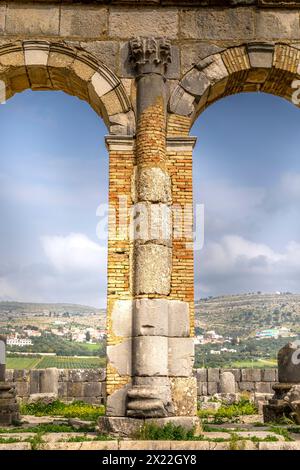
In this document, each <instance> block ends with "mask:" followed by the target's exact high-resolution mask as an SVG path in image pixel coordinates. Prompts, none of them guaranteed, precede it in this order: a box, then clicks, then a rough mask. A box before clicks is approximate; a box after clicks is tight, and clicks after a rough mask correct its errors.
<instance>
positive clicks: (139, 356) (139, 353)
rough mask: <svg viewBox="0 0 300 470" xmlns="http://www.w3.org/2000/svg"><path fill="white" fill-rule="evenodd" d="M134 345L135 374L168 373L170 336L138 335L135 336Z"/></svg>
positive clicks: (153, 374) (156, 374) (152, 374)
mask: <svg viewBox="0 0 300 470" xmlns="http://www.w3.org/2000/svg"><path fill="white" fill-rule="evenodd" d="M133 347H134V358H135V360H134V364H133V374H134V375H139V376H166V375H168V338H166V337H164V336H138V337H136V338H133Z"/></svg>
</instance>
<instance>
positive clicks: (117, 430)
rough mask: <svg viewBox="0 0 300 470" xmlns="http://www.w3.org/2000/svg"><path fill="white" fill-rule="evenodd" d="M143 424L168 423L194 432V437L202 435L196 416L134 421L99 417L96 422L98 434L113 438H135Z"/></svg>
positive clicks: (115, 417) (113, 417)
mask: <svg viewBox="0 0 300 470" xmlns="http://www.w3.org/2000/svg"><path fill="white" fill-rule="evenodd" d="M145 423H149V424H150V423H153V424H155V425H156V426H159V427H163V426H165V425H166V424H168V423H172V424H173V425H174V426H182V427H183V428H184V429H186V430H188V431H191V430H194V435H195V436H199V435H200V434H201V433H202V426H201V422H200V419H199V418H198V417H197V416H172V417H167V418H147V419H136V418H128V417H126V416H124V417H122V416H101V417H100V418H99V420H98V431H99V433H100V434H109V435H111V436H114V437H131V438H135V437H137V435H138V433H139V431H140V430H141V429H142V427H143V425H144V424H145Z"/></svg>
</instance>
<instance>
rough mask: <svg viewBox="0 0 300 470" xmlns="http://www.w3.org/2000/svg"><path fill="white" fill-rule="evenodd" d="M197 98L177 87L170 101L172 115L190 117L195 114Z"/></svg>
mask: <svg viewBox="0 0 300 470" xmlns="http://www.w3.org/2000/svg"><path fill="white" fill-rule="evenodd" d="M194 101H195V96H193V95H191V94H190V93H187V92H186V91H185V90H184V89H183V88H182V87H181V86H177V87H176V88H175V90H174V92H173V93H172V95H171V97H170V101H169V110H170V111H171V113H174V114H179V115H182V116H190V115H191V114H192V113H193V112H194Z"/></svg>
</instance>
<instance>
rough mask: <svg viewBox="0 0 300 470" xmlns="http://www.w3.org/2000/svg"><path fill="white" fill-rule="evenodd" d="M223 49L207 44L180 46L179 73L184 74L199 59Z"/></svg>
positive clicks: (197, 43) (198, 43)
mask: <svg viewBox="0 0 300 470" xmlns="http://www.w3.org/2000/svg"><path fill="white" fill-rule="evenodd" d="M223 50H224V48H222V47H219V46H217V45H215V44H208V43H207V42H195V43H194V42H193V43H188V44H182V46H181V55H180V57H181V73H182V75H183V74H185V73H186V72H187V71H188V70H189V69H191V68H192V66H193V65H196V64H197V63H198V62H199V61H200V60H201V59H204V58H205V57H208V56H210V55H212V54H216V53H217V52H222V51H223Z"/></svg>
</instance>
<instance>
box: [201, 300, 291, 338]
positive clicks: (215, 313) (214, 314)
mask: <svg viewBox="0 0 300 470" xmlns="http://www.w3.org/2000/svg"><path fill="white" fill-rule="evenodd" d="M195 311H196V326H198V327H200V328H204V329H205V330H215V331H216V332H218V333H219V334H222V335H224V334H225V335H230V336H239V337H248V336H253V335H254V334H255V331H256V330H258V329H264V328H274V327H278V326H285V327H287V328H290V329H291V330H292V331H294V332H296V333H300V294H290V293H283V294H264V293H261V294H259V293H250V294H239V295H226V296H220V297H212V298H207V299H201V300H198V301H196V302H195Z"/></svg>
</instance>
